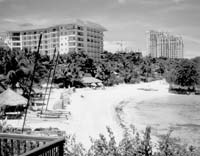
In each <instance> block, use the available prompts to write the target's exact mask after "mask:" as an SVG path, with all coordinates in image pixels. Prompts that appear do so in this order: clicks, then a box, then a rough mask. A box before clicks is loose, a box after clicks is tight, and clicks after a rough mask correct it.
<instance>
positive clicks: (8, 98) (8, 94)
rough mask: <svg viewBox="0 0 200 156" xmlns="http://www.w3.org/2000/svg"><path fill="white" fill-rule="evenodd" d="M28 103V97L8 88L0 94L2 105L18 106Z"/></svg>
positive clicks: (0, 103)
mask: <svg viewBox="0 0 200 156" xmlns="http://www.w3.org/2000/svg"><path fill="white" fill-rule="evenodd" d="M25 104H27V99H26V98H24V97H23V96H21V95H20V94H18V93H16V92H15V91H13V90H11V89H10V88H8V89H7V90H5V91H4V92H3V93H1V94H0V107H2V106H17V105H25Z"/></svg>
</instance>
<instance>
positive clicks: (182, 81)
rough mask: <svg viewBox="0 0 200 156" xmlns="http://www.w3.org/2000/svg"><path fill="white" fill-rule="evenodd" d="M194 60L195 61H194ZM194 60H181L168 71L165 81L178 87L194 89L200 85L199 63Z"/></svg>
mask: <svg viewBox="0 0 200 156" xmlns="http://www.w3.org/2000/svg"><path fill="white" fill-rule="evenodd" d="M194 60H196V59H194ZM194 60H188V59H184V60H181V61H180V62H179V63H178V64H176V65H175V67H174V68H173V69H172V70H171V71H170V73H169V74H168V76H167V81H168V82H169V83H173V84H176V85H180V86H187V87H194V86H195V85H199V84H200V72H199V67H200V66H199V65H200V63H199V62H195V61H194Z"/></svg>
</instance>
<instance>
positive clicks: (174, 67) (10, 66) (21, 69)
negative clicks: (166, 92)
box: [0, 49, 200, 92]
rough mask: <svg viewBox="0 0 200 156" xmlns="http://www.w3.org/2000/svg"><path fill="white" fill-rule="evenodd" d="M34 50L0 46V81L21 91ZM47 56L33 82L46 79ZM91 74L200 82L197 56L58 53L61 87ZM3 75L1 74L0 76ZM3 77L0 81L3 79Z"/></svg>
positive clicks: (110, 80)
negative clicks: (170, 56) (9, 48)
mask: <svg viewBox="0 0 200 156" xmlns="http://www.w3.org/2000/svg"><path fill="white" fill-rule="evenodd" d="M34 59H35V53H33V52H28V51H19V52H16V51H15V52H13V51H9V50H3V49H1V50H0V74H1V76H0V83H1V84H2V83H4V84H6V85H9V86H10V87H11V88H13V89H15V88H16V86H17V85H19V86H20V87H21V88H22V89H23V91H24V92H27V86H28V85H29V83H30V78H31V76H32V72H33V66H34ZM51 64H52V60H50V58H49V57H48V56H39V60H38V63H37V68H36V73H35V76H34V82H36V83H40V82H41V80H43V81H44V82H45V80H47V76H48V72H49V70H50V68H52V67H53V66H52V65H51ZM88 74H89V75H91V76H93V77H96V78H98V79H100V80H102V81H103V83H104V85H106V86H112V85H115V84H120V83H138V82H141V81H144V82H148V81H153V80H157V79H163V78H166V80H167V81H168V82H169V83H170V84H175V85H180V86H188V87H191V86H192V87H194V86H196V85H199V84H200V58H199V57H197V58H194V59H190V60H189V59H167V58H151V57H142V54H141V53H134V52H130V53H109V52H106V51H105V52H104V53H102V54H101V60H100V61H99V62H95V61H94V60H93V59H91V58H89V57H88V55H86V54H85V53H83V52H79V53H76V52H70V53H68V54H63V55H60V57H59V60H58V66H57V68H56V74H55V79H54V82H55V83H57V84H59V85H60V86H62V87H68V86H75V87H83V84H82V82H81V78H82V77H83V76H84V75H88ZM2 75H3V76H2ZM5 79H6V81H3V80H5Z"/></svg>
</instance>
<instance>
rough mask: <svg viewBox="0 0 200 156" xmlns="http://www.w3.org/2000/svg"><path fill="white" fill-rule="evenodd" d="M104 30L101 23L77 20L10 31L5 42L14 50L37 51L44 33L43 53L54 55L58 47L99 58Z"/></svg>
mask: <svg viewBox="0 0 200 156" xmlns="http://www.w3.org/2000/svg"><path fill="white" fill-rule="evenodd" d="M104 31H106V29H105V28H104V27H102V26H101V25H99V24H96V23H93V22H88V21H81V20H75V21H72V22H70V23H67V24H59V25H56V26H51V27H47V28H39V29H29V30H19V31H9V32H7V33H6V34H7V35H6V37H5V43H6V44H7V45H8V46H9V47H10V48H11V49H12V50H15V49H20V50H22V49H24V48H27V49H28V50H31V51H35V50H37V45H38V41H39V35H40V33H42V34H43V37H42V42H41V47H40V52H41V54H48V55H50V56H52V55H53V51H54V48H55V47H56V48H57V50H59V52H60V54H65V53H68V52H73V51H75V52H80V51H83V52H85V53H86V54H88V55H89V56H90V57H91V58H93V59H95V60H99V59H100V54H101V53H102V52H103V36H104V34H103V33H104Z"/></svg>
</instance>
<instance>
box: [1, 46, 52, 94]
mask: <svg viewBox="0 0 200 156" xmlns="http://www.w3.org/2000/svg"><path fill="white" fill-rule="evenodd" d="M38 57H39V59H38V61H37V65H36V72H35V75H34V82H35V83H40V82H41V80H42V79H43V78H45V77H46V76H47V72H48V69H49V68H50V66H49V64H47V63H46V62H48V61H49V59H48V57H46V56H38ZM35 58H36V56H35V53H32V52H28V51H10V50H3V49H0V74H1V75H2V76H1V80H0V82H1V84H3V85H4V86H5V88H7V87H10V88H12V89H14V90H15V89H16V88H17V87H20V88H21V89H22V90H23V94H24V95H25V96H26V95H27V93H28V90H29V88H28V87H29V86H30V80H31V77H32V73H33V68H34V62H35Z"/></svg>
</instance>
